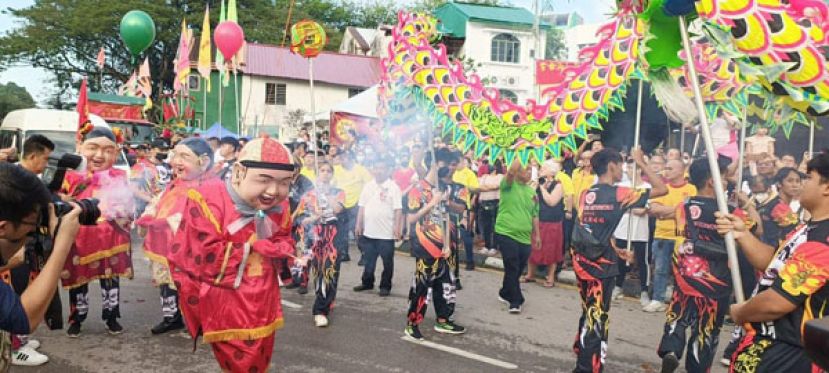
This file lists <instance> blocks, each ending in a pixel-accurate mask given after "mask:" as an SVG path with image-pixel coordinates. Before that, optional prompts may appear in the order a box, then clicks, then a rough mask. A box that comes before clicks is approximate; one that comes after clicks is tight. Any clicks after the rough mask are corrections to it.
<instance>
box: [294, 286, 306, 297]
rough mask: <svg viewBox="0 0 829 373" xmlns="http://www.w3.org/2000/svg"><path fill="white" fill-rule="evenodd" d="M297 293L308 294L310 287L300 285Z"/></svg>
mask: <svg viewBox="0 0 829 373" xmlns="http://www.w3.org/2000/svg"><path fill="white" fill-rule="evenodd" d="M296 292H297V293H300V294H302V295H305V294H308V287H307V286H300V287H299V289H296Z"/></svg>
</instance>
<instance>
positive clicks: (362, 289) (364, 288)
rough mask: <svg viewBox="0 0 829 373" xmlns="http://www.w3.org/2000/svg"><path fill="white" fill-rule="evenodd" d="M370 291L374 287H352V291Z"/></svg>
mask: <svg viewBox="0 0 829 373" xmlns="http://www.w3.org/2000/svg"><path fill="white" fill-rule="evenodd" d="M371 289H374V286H368V285H357V286H355V287H354V291H366V290H371Z"/></svg>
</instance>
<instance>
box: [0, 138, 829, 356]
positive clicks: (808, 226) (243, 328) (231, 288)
mask: <svg viewBox="0 0 829 373" xmlns="http://www.w3.org/2000/svg"><path fill="white" fill-rule="evenodd" d="M82 136H83V137H82V138H81V139H80V147H79V148H80V154H81V155H83V156H84V157H85V158H86V161H87V163H86V167H87V169H86V170H83V171H79V172H78V171H69V172H67V174H66V176H65V179H64V180H63V184H62V186H61V188H60V190H57V191H54V193H53V194H51V195H50V193H49V191H47V190H46V188H45V186H43V185H42V184H41V183H37V182H36V181H37V179H36V178H35V179H33V175H39V174H41V173H43V172H44V170H45V169H46V166H47V162H48V160H49V155H50V153H51V152H52V151H53V150H54V148H55V146H54V144H53V143H52V142H51V141H49V139H47V138H45V137H42V136H32V137H30V138H28V139H26V141H25V144H24V149H22V154H23V155H22V157H20V159H19V163H18V165H16V166H13V165H11V161H13V159H12V158H13V157H12V156H11V154H10V153H8V152H7V153H4V154H3V156H2V157H0V158H4V160H6V162H5V163H2V164H0V197H2V201H0V234H2V236H0V239H2V247H0V249H2V254H3V259H4V260H3V263H4V265H3V267H2V268H0V272H2V273H3V276H2V277H3V279H4V280H5V281H6V282H7V283H9V284H10V285H12V288H13V289H14V291H17V292H18V294H22V296H21V298H20V299H17V298H16V297H14V296H13V294H11V295H7V294H6V293H5V291H6V290H5V288H8V286H6V287H5V288H3V291H0V293H2V294H0V295H2V296H0V307H3V310H2V312H0V327H2V329H3V330H6V331H9V332H11V333H12V335H11V337H10V338H9V340H10V341H11V345H9V346H5V345H0V350H3V351H5V352H6V353H7V354H6V355H7V358H6V363H9V362H10V363H11V364H14V365H40V364H43V363H45V362H46V361H48V358H47V357H46V356H45V355H43V354H41V353H39V352H37V348H38V347H39V343H38V342H37V341H35V340H33V339H31V338H27V337H26V335H27V334H29V333H30V332H31V330H33V329H34V328H35V326H36V324H37V323H39V322H40V320H41V319H43V318H44V313H45V314H46V323H47V325H48V326H49V327H50V328H53V329H61V328H62V327H63V325H62V315H61V314H60V313H61V305H60V299H59V297H57V295H52V294H54V293H55V286H54V283H55V282H57V280H58V278H59V280H60V282H61V285H62V286H63V287H64V288H65V289H68V291H69V298H68V299H69V303H70V304H69V307H68V309H69V316H68V327H67V334H68V336H69V337H73V338H77V337H79V336H81V334H82V331H83V329H82V324H83V323H84V322H85V321H86V319H87V315H88V313H89V295H88V284H89V283H90V282H93V281H98V282H99V283H100V288H101V294H102V299H103V302H102V307H103V309H102V311H101V312H102V319H103V320H104V322H105V323H106V328H107V330H108V331H109V332H110V333H112V334H118V333H121V332H122V330H123V328H122V327H121V325H120V324H119V322H118V318H119V317H120V312H119V296H120V286H119V285H120V281H121V279H123V278H132V276H133V266H134V265H136V263H138V261H135V260H133V259H135V258H134V257H133V250H135V248H132V247H131V242H132V240H131V239H132V237H142V238H143V241H142V245H143V250H141V251H142V252H143V254H144V255H145V256H146V257H147V258H148V259H149V260H150V263H151V272H152V278H153V283H154V285H155V286H157V287H158V288H159V297H160V305H161V307H160V310H159V311H160V319H161V321H160V322H159V323H158V324H157V325H154V326H152V327H151V332H152V333H153V334H163V333H166V332H170V331H173V330H179V329H185V330H186V331H187V332H188V333H189V334H190V335H191V336H193V337H194V338H197V337H199V336H201V338H202V339H203V340H204V341H205V342H208V343H210V345H211V347H212V349H213V352H214V354H215V357H216V360H217V362H218V364H219V366H220V367H221V368H222V369H223V370H225V371H232V372H242V371H244V372H249V371H251V372H252V371H259V372H264V371H267V369H268V367H269V365H270V362H271V354H272V351H273V345H274V335H275V331H276V330H277V329H278V328H279V327H280V326H281V325H282V323H283V319H282V310H281V304H280V300H281V296H280V291H297V292H298V293H300V294H306V293H309V292H310V293H312V294H313V296H314V297H315V302H314V306H313V310H312V316H313V322H314V324H315V325H316V326H318V327H326V326H329V323H330V322H331V321H332V319H331V318H330V315H331V313H332V312H333V311H334V310H335V307H334V305H335V298H336V296H337V292H338V291H343V289H342V288H340V286H339V284H338V282H339V281H338V280H339V272H340V267H341V266H342V265H349V264H350V263H349V264H346V263H348V262H353V263H355V264H356V265H359V266H362V268H363V269H362V276H361V279H360V283H359V284H357V285H356V286H355V287H353V289H351V290H353V291H355V292H371V291H374V289H375V287H376V288H377V295H378V296H380V297H386V296H388V295H389V294H390V292H391V290H392V288H393V286H400V285H396V284H393V283H392V278H393V273H394V271H395V270H397V271H400V270H403V271H406V272H411V273H412V274H413V276H412V279H413V280H412V282H411V283H410V284H409V286H410V288H409V291H408V294H409V296H408V307H407V310H406V311H405V316H404V314H403V312H404V311H403V309H401V316H400V317H401V329H402V331H403V333H404V334H405V335H406V336H407V337H408V338H411V339H414V340H424V339H426V338H428V335H427V334H428V333H426V330H425V329H424V328H423V325H424V323H423V321H424V318H425V317H426V314H427V308H428V307H429V303H430V302H431V303H432V307H434V310H435V312H434V313H435V322H434V326H433V330H434V332H437V333H445V334H462V333H465V332H467V329H466V328H465V327H464V326H462V325H461V320H463V318H464V317H466V316H467V315H456V312H455V310H456V301H457V296H456V294H457V291H460V290H462V289H463V285H462V278H463V277H464V276H463V274H462V273H461V268H462V267H463V269H464V270H466V271H473V270H475V268H476V263H481V262H482V259H483V258H489V257H494V258H497V259H500V261H501V263H503V283H502V286H501V289H500V291H499V292H498V294H491V295H486V296H492V297H497V298H498V299H499V300H500V301H501V302H503V303H504V304H505V309H506V312H509V313H511V314H520V313H521V312H522V307H523V306H524V305H525V303H527V302H544V300H543V299H525V297H524V295H523V293H522V290H521V286H522V285H521V284H522V283H525V284H526V283H531V284H537V286H541V287H545V288H553V287H555V286H557V281H558V278H559V274H560V273H561V272H562V271H563V270H567V271H570V270H572V271H573V272H574V273H575V277H576V286H577V288H578V293H579V296H580V298H581V301H582V313H581V315H580V317H578V323H577V326H576V322H575V320H576V315H573V320H574V330H573V331H574V332H575V338H574V344H573V350H574V352H575V354H576V365H575V369H574V371H575V372H600V371H602V369H603V367H604V364H605V358H606V356H607V350H608V348H609V347H608V335H609V329H608V325H609V322H610V319H611V317H610V313H611V310H610V309H611V305H612V304H613V301H614V300H617V299H620V298H622V297H624V295H625V289H628V290H627V291H628V294H632V293H631V290H630V289H634V293H635V294H637V295H638V297H639V301H640V302H641V307H642V312H648V313H655V312H662V313H665V323H664V326H663V328H664V332H663V336H662V339H661V341H660V342H659V345H658V346H654V347H656V351H657V354H658V357H659V358H660V359H661V361H662V372H673V371H674V370H676V369H677V368H678V367H679V365H680V360H682V359H683V358H684V360H685V361H684V364H685V369H686V370H687V371H688V372H707V371H709V370H710V369H711V366H712V364H714V363H715V362H718V363H722V364H723V365H725V366H729V367H730V371H732V372H820V371H821V370H820V368H818V367H817V366H814V365H813V363H812V362H811V361H810V360H809V358H808V357H807V356H806V354H805V352H804V349H803V342H802V338H801V337H802V335H801V333H802V325H803V324H804V322H805V321H808V320H811V319H818V318H821V317H826V316H827V315H829V307H827V304H829V286H827V279H829V246H827V245H829V198H828V197H829V153H825V152H824V153H818V154H814V155H813V154H804V155H802V156H795V155H792V154H782V155H778V154H776V152H775V148H774V139H773V138H772V137H770V136H768V135H767V133H766V130H765V129H760V130H759V131H757V134H756V135H753V136H751V137H749V138H748V139H747V141H746V143H747V147H746V151H745V152H744V154H743V156H744V158H743V160H742V165H743V166H744V167H743V169H740V167H739V165H740V160H739V159H733V158H729V157H727V156H720V157H719V159H718V162H717V168H718V171H719V172H720V173H721V174H722V175H723V180H722V182H723V185H722V186H723V187H724V188H725V189H726V190H727V194H728V196H727V199H728V203H729V208H730V213H729V214H721V213H720V212H718V211H719V210H718V207H717V202H716V195H715V179H714V177H713V176H712V175H713V172H712V169H711V165H710V164H709V161H708V160H707V159H705V158H704V157H701V158H700V157H694V156H693V155H692V154H688V153H687V152H683V151H681V150H680V149H676V148H668V147H664V148H658V149H656V150H654V151H653V152H650V153H649V154H645V153H644V152H643V151H642V150H641V149H639V148H633V149H632V150H630V151H623V152H620V151H617V150H614V149H611V148H606V147H604V146H603V143H602V141H601V140H600V139H599V138H597V137H594V136H590V137H589V138H588V140H586V141H584V142H583V143H582V144H581V146H580V147H579V148H578V149H577V150H575V151H572V152H565V155H564V157H562V158H561V159H552V158H551V159H547V160H544V161H541V162H539V161H537V160H535V159H531V160H530V161H529V162H528V164H527V165H522V163H521V162H520V161H519V160H517V159H516V160H514V161H512V162H511V163H507V162H506V160H505V159H504V157H503V156H501V157H495V158H494V159H492V160H491V159H489V157H488V155H485V156H483V157H480V156H479V157H476V156H475V154H474V152H473V151H469V152H465V153H464V152H462V151H461V150H460V149H458V148H457V147H456V146H454V145H452V144H445V143H443V142H442V140H441V139H440V138H434V139H430V138H428V137H417V138H415V139H414V140H412V141H411V142H409V143H408V144H403V145H399V146H397V145H396V146H394V147H390V146H386V145H385V144H376V143H375V144H367V143H360V144H356V145H352V146H337V145H334V144H328V143H327V142H326V141H325V140H324V137H325V136H323V140H322V141H317V142H314V141H312V140H311V137H310V136H309V135H308V133H307V132H304V131H303V132H302V133H301V134H300V137H299V138H298V140H296V141H293V142H291V143H285V144H283V143H280V142H279V141H277V140H274V139H272V138H268V137H262V138H256V139H245V138H235V137H223V138H202V137H198V136H189V137H188V136H183V135H176V136H174V137H173V138H171V139H165V138H158V139H156V140H154V141H153V142H152V143H150V144H131V145H129V146H127V145H125V144H123V143H121V142H120V139H119V138H118V136H116V135H115V134H113V133H112V131H110V130H109V129H106V128H101V127H95V128H93V129H91V130H90V131H88V132H86V133H83V134H82ZM121 151H124V152H125V153H126V154H127V158H128V160H129V163H130V170H129V172H126V171H124V170H120V169H117V168H114V167H113V164H114V161H115V158H116V157H118V156H119V152H121ZM7 156H8V157H7ZM737 157H739V155H738V156H737ZM5 158H8V159H5ZM798 158H800V159H798ZM119 191H128V193H122V192H119ZM31 195H36V198H31V197H29V196H31ZM89 198H95V199H97V200H98V201H100V202H99V205H98V207H99V209H100V211H101V216H100V218H98V219H96V221H95V223H97V224H94V223H93V224H89V225H78V224H77V223H71V222H65V223H63V224H62V225H61V226H60V228H59V229H58V230H57V231H58V235H57V236H55V237H54V238H53V237H52V236H54V234H55V231H56V227H54V224H51V225H50V224H40V221H45V222H48V221H49V220H50V219H49V218H50V217H51V218H52V219H51V220H53V221H54V220H56V218H57V217H58V216H56V212H55V211H54V210H55V209H54V208H51V207H48V206H53V204H54V203H55V202H50V201H65V202H68V203H70V206H71V207H70V209H71V212H70V213H69V214H67V215H64V216H63V218H62V219H60V220H61V221H66V220H68V219H72V218H77V217H78V216H80V215H82V214H83V212H84V210H83V206H79V205H80V203H77V201H81V200H84V199H89ZM24 231H25V232H24ZM75 231H77V233H76V234H74V232H75ZM30 232H35V233H39V234H29V236H33V237H35V238H30V239H28V240H27V239H26V235H27V234H28V233H30ZM726 234H731V235H733V237H734V238H735V240H736V242H737V252H738V257H739V264H740V265H739V269H740V274H741V282H742V289H741V290H742V291H743V293H744V294H745V296H746V299H748V300H747V301H746V302H741V303H738V302H736V301H735V299H734V288H733V284H732V277H731V271H730V270H731V269H730V268H729V264H728V255H727V252H726V241H725V236H726ZM68 235H72V237H74V244H72V245H71V247H66V248H63V247H60V248H59V243H61V242H63V241H66V240H67V237H66V236H68ZM37 237H43V238H45V239H46V240H47V241H48V242H47V243H44V242H41V239H39V238H37ZM70 239H71V237H70ZM35 245H47V246H50V247H51V246H54V249H51V250H47V253H46V254H45V255H40V256H38V255H35V254H32V253H38V252H39V253H41V254H42V253H43V251H42V250H41V251H38V250H34V249H33V246H35ZM21 246H24V248H23V249H22V250H17V249H19V248H20V247H21ZM48 251H51V255H49V253H48ZM396 251H400V252H403V253H407V254H408V255H411V256H412V257H414V265H413V266H411V267H409V268H403V269H401V268H395V267H394V256H395V252H396ZM61 255H63V258H59V257H60V256H61ZM64 259H65V263H63V260H64ZM378 259H379V261H380V262H381V263H382V270H380V271H379V278H377V276H378V274H377V272H378V268H377V267H378V264H377V262H378ZM58 260H59V262H58V263H55V261H58ZM490 261H491V260H490ZM53 272H54V273H53ZM48 274H51V276H52V277H48V276H47V275H48ZM30 278H34V279H35V280H33V281H31V282H30ZM50 279H51V280H52V282H51V283H48V280H50ZM27 285H28V289H27ZM631 285H633V286H632V287H631ZM525 286H526V285H525ZM33 287H35V290H40V291H41V293H42V294H41V295H42V296H43V300H41V301H39V303H38V304H37V305H32V304H31V301H30V302H28V303H27V301H26V299H27V298H26V294H27V292H28V291H31V290H32V288H33ZM280 288H281V289H280ZM43 289H47V290H48V291H47V290H43ZM24 290H25V292H24ZM9 291H11V290H9ZM50 293H51V294H50ZM21 300H22V303H21ZM55 303H57V304H55ZM50 305H51V308H50ZM7 306H8V307H7ZM47 308H50V310H49V311H47ZM55 313H57V315H56V316H55ZM49 315H52V316H51V317H49ZM726 319H728V320H730V322H732V323H733V324H734V325H735V327H734V328H733V330H728V332H731V333H732V342H731V343H730V344H729V345H728V346H725V348H724V349H723V351H718V342H719V340H720V338H719V335H720V332H721V329H722V328H723V326H724V324H725V323H726ZM21 320H22V321H21ZM22 324H25V325H24V327H20V325H22ZM430 324H431V323H430ZM3 339H5V338H3ZM9 354H10V355H9Z"/></svg>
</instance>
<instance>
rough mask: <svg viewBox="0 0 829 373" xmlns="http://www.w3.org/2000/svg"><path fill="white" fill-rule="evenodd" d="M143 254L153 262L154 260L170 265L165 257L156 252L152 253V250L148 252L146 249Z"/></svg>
mask: <svg viewBox="0 0 829 373" xmlns="http://www.w3.org/2000/svg"><path fill="white" fill-rule="evenodd" d="M144 255H145V256H147V259H149V260H151V261H153V262H156V263H158V264H163V265H165V266H168V267H169V266H170V264H169V263H168V262H167V258H166V257H164V256H162V255H158V254H156V253H152V252H149V251H146V250H145V251H144Z"/></svg>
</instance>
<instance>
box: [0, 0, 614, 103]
mask: <svg viewBox="0 0 829 373" xmlns="http://www.w3.org/2000/svg"><path fill="white" fill-rule="evenodd" d="M357 1H366V2H367V1H375V0H357ZM539 1H540V3H541V4H542V8H543V9H546V10H549V9H550V8H552V9H553V11H555V12H572V11H576V12H578V13H579V14H580V15H581V16H582V17H583V18H584V20H585V22H587V23H603V22H604V21H605V20H606V19H607V18H608V14H609V13H610V12H611V11H612V9H613V4H614V3H615V0H539ZM0 2H2V7H3V8H6V7H9V8H15V9H16V8H22V7H27V6H30V5H32V4H33V3H34V0H2V1H0ZM507 3H509V4H512V5H514V6H521V7H525V8H527V9H532V5H533V0H508V1H507ZM17 26H18V24H17V21H16V20H14V19H13V18H12V17H10V16H8V15H5V14H0V34H3V33H6V32H7V31H9V30H12V29H14V28H15V27H17ZM9 81H12V82H14V83H15V84H18V85H21V86H24V87H26V89H27V90H28V91H29V93H30V94H31V95H32V96H33V97H34V98H35V101H38V102H43V101H45V100H46V99H47V98H48V95H49V93H50V89H49V75H48V73H46V72H45V71H43V70H41V69H34V68H31V67H26V66H20V67H13V68H10V69H7V70H5V71H3V72H0V82H1V83H4V84H5V83H8V82H9Z"/></svg>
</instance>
